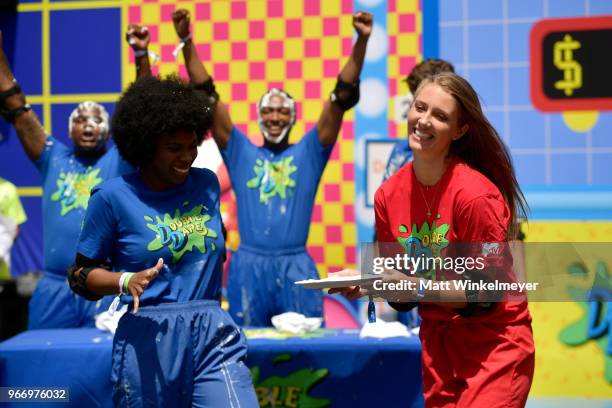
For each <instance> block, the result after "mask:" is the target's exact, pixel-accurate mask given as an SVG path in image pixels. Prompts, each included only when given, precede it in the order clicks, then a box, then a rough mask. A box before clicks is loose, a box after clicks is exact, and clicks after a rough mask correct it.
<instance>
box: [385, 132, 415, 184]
mask: <svg viewBox="0 0 612 408" xmlns="http://www.w3.org/2000/svg"><path fill="white" fill-rule="evenodd" d="M410 160H412V149H411V148H410V145H409V144H408V141H407V140H398V141H397V142H395V146H393V150H392V151H391V154H390V155H389V160H388V161H387V167H386V169H385V175H384V177H383V181H385V180H387V179H388V178H389V177H391V176H392V175H394V174H395V173H397V171H398V170H399V169H401V168H402V166H404V164H406V163H408V162H409V161H410Z"/></svg>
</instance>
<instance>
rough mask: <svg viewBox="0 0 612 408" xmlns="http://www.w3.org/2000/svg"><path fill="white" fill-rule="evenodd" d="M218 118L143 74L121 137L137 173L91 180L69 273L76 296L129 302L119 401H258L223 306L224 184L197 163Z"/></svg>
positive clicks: (168, 83) (120, 342) (120, 114)
mask: <svg viewBox="0 0 612 408" xmlns="http://www.w3.org/2000/svg"><path fill="white" fill-rule="evenodd" d="M211 120H212V111H211V108H210V107H209V105H208V102H207V101H206V100H205V99H204V98H203V97H202V96H201V94H200V93H198V92H196V91H195V90H194V89H193V88H192V87H190V86H188V85H186V84H184V83H183V82H182V81H180V80H179V79H177V78H175V77H169V78H166V79H163V80H160V79H158V78H155V77H153V76H146V77H144V78H140V79H139V80H137V81H136V82H135V83H134V84H133V85H131V86H130V87H129V88H128V90H127V91H126V92H125V93H124V94H123V96H122V97H121V99H120V100H119V102H118V103H117V107H116V110H115V113H114V115H113V120H112V125H113V129H114V140H115V143H116V144H117V146H118V148H119V152H120V153H121V155H122V156H123V157H124V158H125V160H127V161H128V162H129V163H131V164H132V165H133V166H135V167H137V168H138V171H137V172H135V173H131V174H128V175H125V176H123V177H119V178H115V179H113V180H109V181H107V182H105V183H103V184H101V185H99V186H97V187H96V188H94V190H93V191H92V195H91V199H90V201H89V208H88V210H87V215H86V216H85V221H84V225H83V231H82V233H81V237H80V240H79V243H78V247H77V255H76V260H75V265H74V266H73V267H72V268H71V270H70V271H69V276H70V284H71V287H72V288H73V290H74V291H75V292H76V293H78V294H79V295H81V296H84V297H86V298H88V299H96V298H100V297H101V296H103V295H111V294H119V295H118V298H117V299H116V300H117V302H120V303H124V304H128V305H129V308H128V313H126V314H124V315H123V316H122V317H121V319H120V320H119V325H118V328H117V331H116V333H115V338H114V342H113V368H112V377H111V379H112V382H113V401H114V403H115V406H139V407H140V406H159V407H169V406H179V407H190V406H193V407H214V408H217V407H234V406H244V407H252V406H257V399H256V397H255V391H254V389H253V385H252V381H251V376H250V372H249V370H248V368H247V367H246V365H245V364H244V359H245V356H246V341H245V338H244V335H243V334H242V333H241V332H240V330H239V329H238V327H237V326H236V324H235V323H234V322H233V321H232V319H231V318H230V316H229V315H228V314H227V313H226V312H224V311H223V310H222V309H221V307H220V296H221V269H222V265H223V261H224V258H225V245H224V237H223V232H222V230H223V227H222V222H221V216H220V213H219V196H220V189H219V182H218V180H217V177H216V176H215V174H214V173H213V172H212V171H210V170H207V169H197V168H192V167H191V165H192V164H193V161H194V160H195V158H196V155H197V147H198V145H199V144H200V143H201V142H202V137H203V135H204V134H205V133H206V131H207V130H208V129H209V128H210V126H211ZM115 306H118V304H117V305H115Z"/></svg>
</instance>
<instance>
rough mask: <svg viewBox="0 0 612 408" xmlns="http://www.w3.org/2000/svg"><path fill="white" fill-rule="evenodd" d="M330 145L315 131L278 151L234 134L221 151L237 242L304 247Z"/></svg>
mask: <svg viewBox="0 0 612 408" xmlns="http://www.w3.org/2000/svg"><path fill="white" fill-rule="evenodd" d="M332 148H333V144H331V145H329V146H322V145H321V142H319V133H318V131H317V128H316V127H315V128H313V129H312V130H310V131H309V132H308V133H306V134H305V135H304V137H302V140H300V141H299V143H297V144H295V145H291V146H289V147H287V148H286V149H284V150H282V151H272V150H269V149H267V148H265V147H263V146H255V145H254V144H253V143H251V141H250V140H249V139H248V138H247V137H246V136H245V135H244V134H243V133H242V132H240V131H239V130H238V129H237V128H235V127H234V128H233V129H232V134H231V137H230V139H229V142H228V144H227V146H226V148H225V149H222V150H221V154H222V156H223V160H224V161H225V165H226V166H227V169H228V172H229V175H230V178H231V181H232V187H233V189H234V192H235V194H236V201H237V205H238V229H239V232H240V242H241V243H242V244H244V245H248V246H250V247H254V248H258V249H262V250H282V249H286V248H297V247H303V246H304V245H306V240H307V239H308V230H309V227H310V217H311V215H312V207H313V205H314V200H315V194H316V193H317V187H318V185H319V180H320V179H321V174H322V173H323V170H324V169H325V165H326V164H327V160H329V156H330V154H331V150H332Z"/></svg>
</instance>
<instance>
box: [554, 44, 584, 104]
mask: <svg viewBox="0 0 612 408" xmlns="http://www.w3.org/2000/svg"><path fill="white" fill-rule="evenodd" d="M578 48H580V42H578V41H575V40H574V39H573V38H572V36H571V35H569V34H565V36H564V37H563V41H557V42H556V43H555V45H554V49H553V62H554V64H555V67H557V68H558V69H560V70H561V71H563V79H562V80H560V81H557V82H555V89H559V90H562V91H563V92H565V95H566V96H571V95H572V94H573V93H574V89H578V88H581V87H582V65H580V64H579V63H578V62H576V61H575V60H574V54H573V52H574V50H576V49H578Z"/></svg>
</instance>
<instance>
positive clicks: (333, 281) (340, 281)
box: [295, 274, 380, 289]
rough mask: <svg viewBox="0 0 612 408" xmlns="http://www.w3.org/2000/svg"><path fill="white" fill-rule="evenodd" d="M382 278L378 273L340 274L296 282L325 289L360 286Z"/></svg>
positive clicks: (307, 287) (308, 286)
mask: <svg viewBox="0 0 612 408" xmlns="http://www.w3.org/2000/svg"><path fill="white" fill-rule="evenodd" d="M376 279H380V276H378V275H366V274H364V275H356V276H338V277H333V276H331V277H327V278H325V279H306V280H301V281H297V282H295V284H296V285H300V286H302V287H303V288H306V289H325V288H346V287H348V286H358V285H365V284H368V283H372V281H374V280H376Z"/></svg>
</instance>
